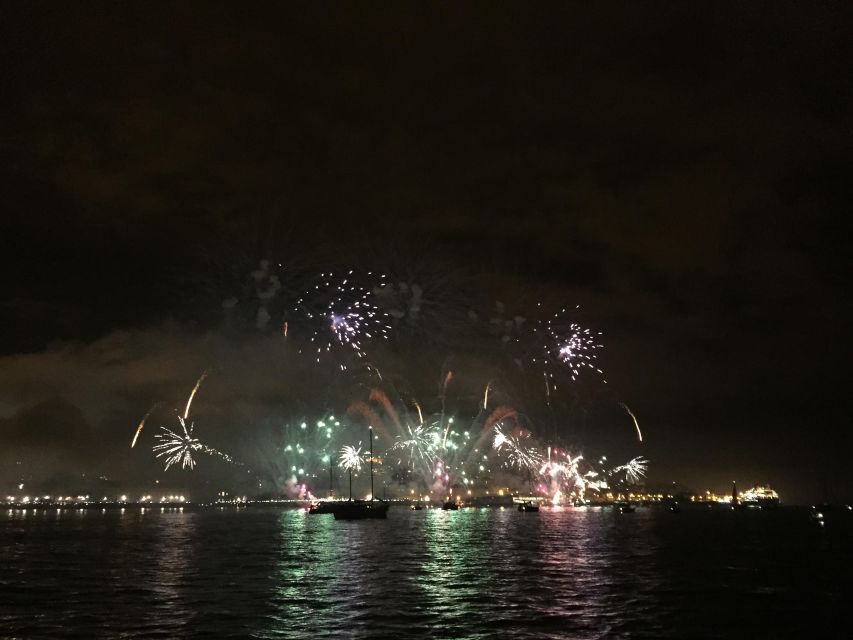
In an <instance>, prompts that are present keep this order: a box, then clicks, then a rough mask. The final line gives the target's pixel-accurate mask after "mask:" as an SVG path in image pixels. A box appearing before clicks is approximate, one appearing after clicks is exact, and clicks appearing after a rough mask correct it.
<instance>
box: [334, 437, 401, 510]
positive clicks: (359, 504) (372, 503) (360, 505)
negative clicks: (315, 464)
mask: <svg viewBox="0 0 853 640" xmlns="http://www.w3.org/2000/svg"><path fill="white" fill-rule="evenodd" d="M369 435H370V500H353V499H352V474H350V484H349V500H347V501H346V502H340V503H338V504H337V505H335V507H334V508H333V510H332V513H333V514H334V516H335V520H374V519H381V518H387V517H388V503H387V502H386V501H385V500H375V499H374V496H373V427H372V426H371V427H369Z"/></svg>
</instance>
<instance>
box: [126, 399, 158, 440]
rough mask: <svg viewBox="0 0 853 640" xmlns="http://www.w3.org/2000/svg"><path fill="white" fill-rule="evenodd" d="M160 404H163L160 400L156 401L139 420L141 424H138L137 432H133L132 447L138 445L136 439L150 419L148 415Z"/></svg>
mask: <svg viewBox="0 0 853 640" xmlns="http://www.w3.org/2000/svg"><path fill="white" fill-rule="evenodd" d="M160 404H161V403H159V402H158V403H156V404H155V405H154V406H152V407H151V408H150V409H149V410H148V411H147V412H146V413H145V415H144V416H142V420H140V421H139V424H138V425H137V427H136V433H134V434H133V441H132V442H131V443H130V448H131V449H133V447H135V446H136V441H137V439H139V434H140V433H142V427H144V426H145V421H146V420H148V416H150V415H151V412H152V411H154V409H156V408H157V407H159V406H160Z"/></svg>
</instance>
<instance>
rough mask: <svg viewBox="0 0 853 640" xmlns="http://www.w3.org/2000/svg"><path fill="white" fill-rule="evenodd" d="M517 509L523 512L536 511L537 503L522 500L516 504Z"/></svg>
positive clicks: (537, 508)
mask: <svg viewBox="0 0 853 640" xmlns="http://www.w3.org/2000/svg"><path fill="white" fill-rule="evenodd" d="M518 510H519V511H521V512H523V513H538V512H539V505H538V504H533V503H532V502H522V503H521V504H519V505H518Z"/></svg>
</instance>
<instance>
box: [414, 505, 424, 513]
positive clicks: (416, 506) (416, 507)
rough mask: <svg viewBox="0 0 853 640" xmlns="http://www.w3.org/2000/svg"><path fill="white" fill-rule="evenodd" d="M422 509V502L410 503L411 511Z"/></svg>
mask: <svg viewBox="0 0 853 640" xmlns="http://www.w3.org/2000/svg"><path fill="white" fill-rule="evenodd" d="M423 510H424V506H423V505H422V504H413V505H412V511H423Z"/></svg>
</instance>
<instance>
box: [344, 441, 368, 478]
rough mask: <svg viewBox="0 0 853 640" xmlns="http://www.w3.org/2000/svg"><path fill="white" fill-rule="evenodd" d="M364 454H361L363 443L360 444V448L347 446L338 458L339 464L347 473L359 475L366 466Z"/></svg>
mask: <svg viewBox="0 0 853 640" xmlns="http://www.w3.org/2000/svg"><path fill="white" fill-rule="evenodd" d="M364 460H365V459H364V454H363V453H362V452H361V443H360V442H359V446H358V447H353V446H351V445H345V446H344V447H343V448H342V449H341V455H340V457H339V458H338V464H339V465H340V466H341V468H342V469H344V470H345V471H350V472H352V471H355V472H356V473H358V472H359V471H361V466H362V465H363V464H364Z"/></svg>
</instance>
